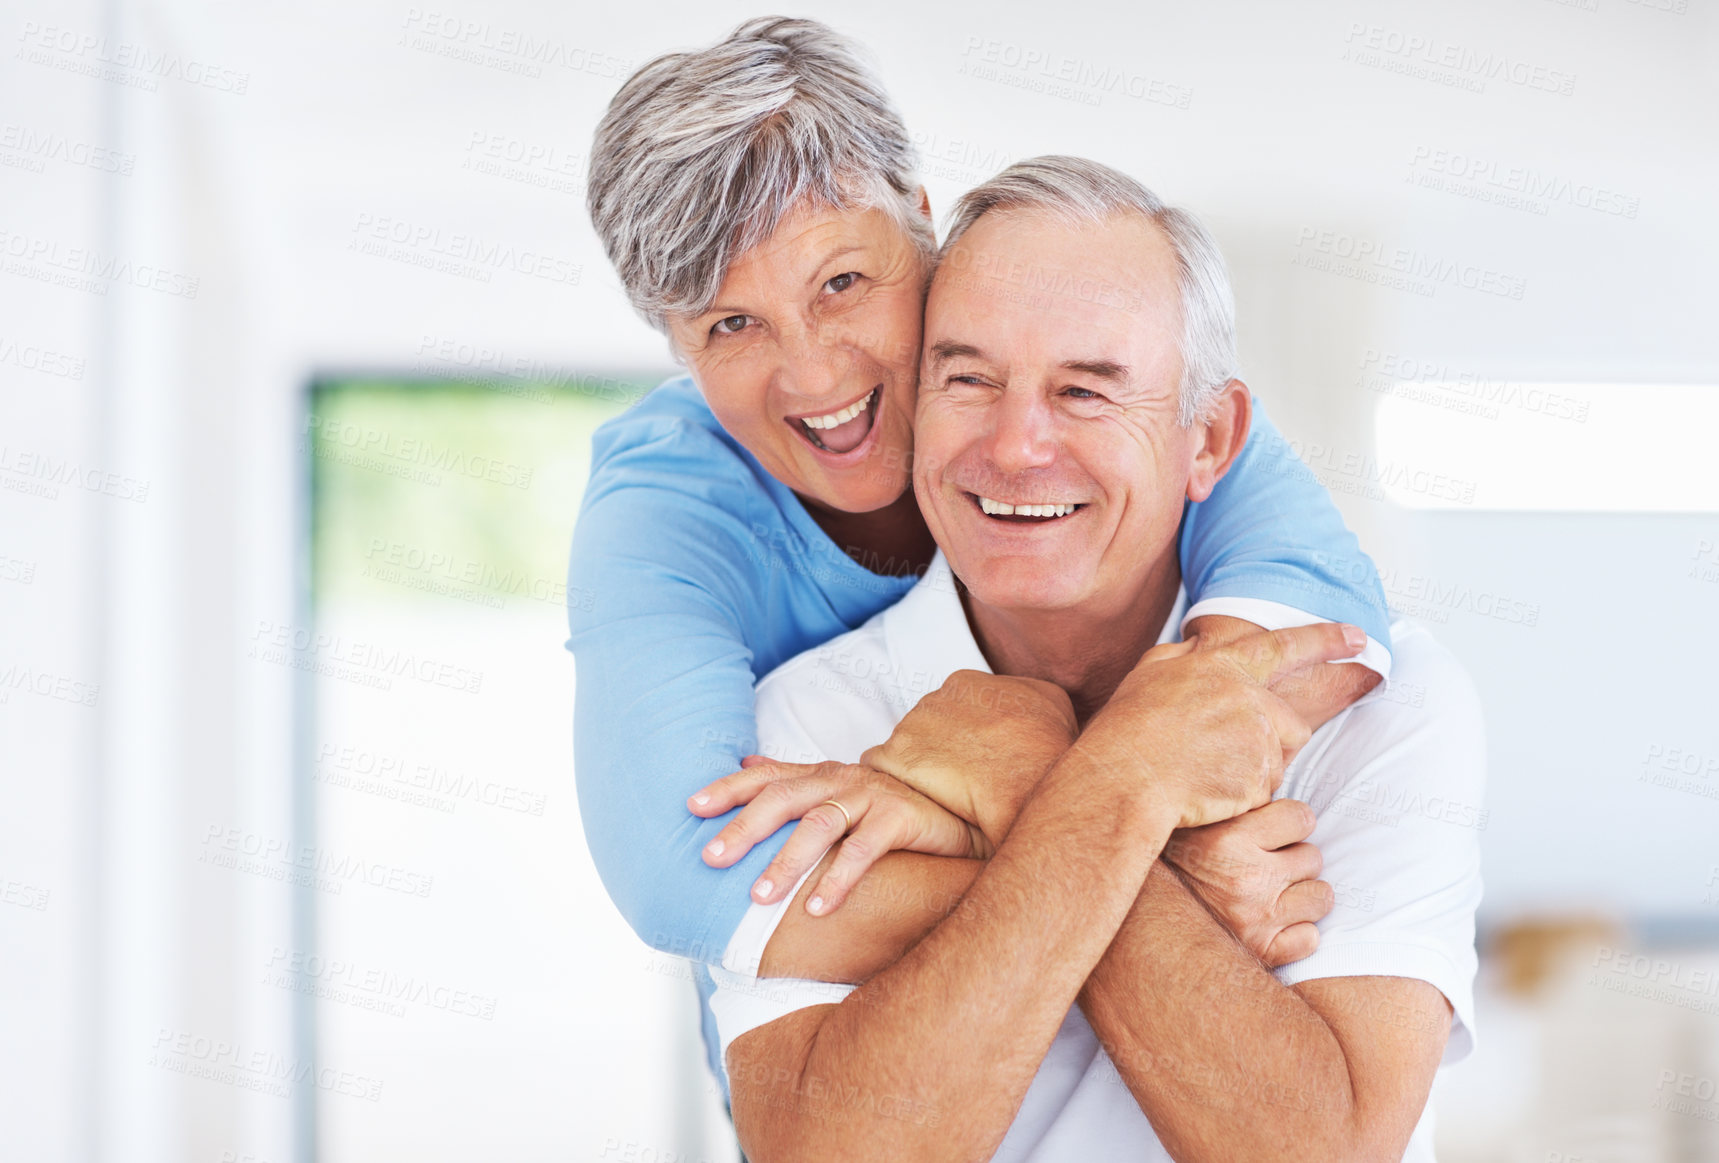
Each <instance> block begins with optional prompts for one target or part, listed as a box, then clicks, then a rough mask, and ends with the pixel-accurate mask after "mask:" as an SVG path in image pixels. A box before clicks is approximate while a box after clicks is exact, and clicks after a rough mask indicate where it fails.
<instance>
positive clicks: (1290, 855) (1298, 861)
mask: <svg viewBox="0 0 1719 1163" xmlns="http://www.w3.org/2000/svg"><path fill="white" fill-rule="evenodd" d="M1267 859H1269V860H1270V861H1271V862H1272V865H1273V866H1274V868H1275V870H1276V871H1277V873H1278V875H1280V876H1281V877H1282V878H1283V880H1285V881H1287V882H1288V883H1289V886H1290V888H1294V887H1295V884H1296V883H1297V882H1298V881H1312V880H1318V879H1319V874H1320V873H1321V872H1324V871H1325V854H1324V853H1322V852H1320V851H1319V846H1318V845H1317V844H1309V843H1307V842H1306V841H1305V840H1303V841H1302V842H1301V843H1299V844H1291V845H1290V846H1289V847H1287V848H1279V849H1278V850H1277V851H1276V852H1273V853H1272V854H1271V855H1270V856H1269V857H1267ZM1327 887H1329V886H1327ZM1284 891H1285V892H1288V891H1289V889H1285V890H1284Z"/></svg>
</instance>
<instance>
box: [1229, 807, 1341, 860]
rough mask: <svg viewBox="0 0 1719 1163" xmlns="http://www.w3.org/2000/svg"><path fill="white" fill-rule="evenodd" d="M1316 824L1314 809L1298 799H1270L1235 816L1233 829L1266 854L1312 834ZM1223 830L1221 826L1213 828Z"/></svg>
mask: <svg viewBox="0 0 1719 1163" xmlns="http://www.w3.org/2000/svg"><path fill="white" fill-rule="evenodd" d="M1316 823H1318V818H1317V817H1316V816H1314V814H1313V809H1312V808H1310V807H1308V806H1307V805H1306V804H1304V803H1302V802H1301V801H1300V800H1292V799H1287V798H1285V799H1281V800H1272V801H1271V802H1270V803H1269V804H1262V805H1261V806H1259V807H1257V808H1255V809H1254V810H1253V811H1251V812H1247V813H1246V814H1244V815H1240V816H1237V817H1236V824H1235V826H1236V827H1238V828H1240V829H1242V830H1243V832H1244V833H1245V834H1246V835H1247V838H1248V839H1249V840H1251V841H1252V842H1253V843H1254V844H1255V845H1257V846H1258V847H1260V848H1263V849H1264V850H1265V851H1267V852H1273V851H1276V850H1277V849H1279V848H1283V847H1285V846H1287V845H1290V844H1295V843H1297V842H1299V841H1302V840H1305V839H1307V838H1308V837H1309V836H1311V835H1313V826H1314V825H1315V824H1316ZM1216 826H1217V827H1222V826H1223V825H1221V824H1220V825H1216Z"/></svg>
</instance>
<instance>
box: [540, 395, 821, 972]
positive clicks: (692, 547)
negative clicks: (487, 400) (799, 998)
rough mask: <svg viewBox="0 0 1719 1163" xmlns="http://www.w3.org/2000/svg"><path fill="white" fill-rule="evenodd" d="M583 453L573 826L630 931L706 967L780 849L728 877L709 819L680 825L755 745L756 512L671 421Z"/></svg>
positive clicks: (626, 422) (622, 426)
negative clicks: (707, 848) (713, 852)
mask: <svg viewBox="0 0 1719 1163" xmlns="http://www.w3.org/2000/svg"><path fill="white" fill-rule="evenodd" d="M671 386H672V385H671ZM667 390H668V389H667V388H663V389H658V391H667ZM648 404H649V398H647V403H646V404H641V405H640V408H641V409H643V408H645V407H646V406H647V405H648ZM660 410H661V411H665V412H669V409H667V408H663V409H660ZM595 444H596V451H595V455H594V456H593V470H592V475H591V480H590V483H589V485H588V486H587V489H586V495H585V504H584V508H583V511H582V512H581V514H580V517H579V522H578V525H577V527H576V529H575V531H574V536H573V547H572V555H571V562H570V565H569V569H568V583H567V607H568V626H569V631H570V633H569V637H568V641H567V645H568V648H569V649H571V650H572V652H573V654H574V658H575V660H576V664H577V667H576V669H577V690H576V696H575V704H574V725H573V749H574V765H575V771H576V775H577V782H578V793H579V811H580V816H581V819H582V821H583V824H584V828H585V835H586V838H587V840H588V842H589V844H590V849H591V855H592V859H593V860H594V862H595V863H596V866H597V871H598V873H599V874H600V875H601V877H602V879H603V884H604V887H605V888H606V889H607V890H608V892H609V896H610V898H611V899H612V900H613V901H614V902H615V905H616V907H617V908H618V909H619V910H620V912H621V915H622V916H623V917H625V918H626V920H627V922H628V924H630V925H631V926H632V928H633V931H634V932H636V933H637V934H638V935H639V937H640V938H641V939H642V940H644V941H645V942H646V943H647V944H649V945H651V946H652V947H654V948H656V949H658V950H660V951H662V952H665V953H672V954H676V955H679V956H682V957H688V958H691V959H693V960H697V961H704V962H714V961H719V960H720V959H721V957H722V953H723V949H724V947H725V946H726V944H727V942H728V939H729V937H730V935H731V934H732V933H733V931H734V927H735V925H736V924H737V923H738V922H739V920H740V917H741V916H742V915H743V914H744V913H745V911H746V908H747V906H748V903H749V902H748V896H747V888H748V886H749V884H750V882H751V880H752V878H753V877H754V876H756V875H757V874H758V873H760V872H762V871H763V870H764V867H765V865H766V864H767V862H768V858H769V857H768V854H770V853H774V852H775V850H776V848H777V847H778V846H779V844H780V842H781V841H779V840H776V841H772V840H768V839H766V840H765V841H764V842H763V843H761V844H760V846H759V849H758V850H757V851H756V852H754V853H753V854H752V855H751V856H749V857H748V859H747V861H746V862H745V863H744V871H742V872H740V873H739V874H738V875H732V876H730V875H725V874H724V873H722V872H720V871H718V870H716V869H713V868H710V867H708V866H707V865H706V864H705V863H704V862H703V860H701V859H700V852H701V850H702V849H703V847H704V845H705V844H706V843H707V842H708V841H709V840H710V838H711V837H712V836H714V835H715V834H716V832H717V831H718V830H719V829H720V828H721V821H718V820H708V821H707V820H700V819H697V818H696V817H693V816H690V815H688V814H687V811H686V797H687V796H688V795H689V794H691V793H692V792H693V791H694V790H695V789H697V788H698V787H700V786H701V785H703V784H705V783H707V782H709V781H710V780H711V779H713V778H715V777H716V776H718V775H721V774H722V773H724V772H726V771H731V770H733V769H734V768H735V767H737V766H738V765H739V762H740V758H741V756H743V755H746V754H748V753H750V752H752V751H753V750H755V749H756V747H757V740H756V728H755V724H754V716H753V684H754V682H755V676H754V673H753V668H754V664H755V658H754V650H753V647H752V646H751V645H749V643H748V629H749V626H750V625H751V624H752V623H754V622H755V621H756V620H757V617H758V615H757V614H756V613H755V611H756V610H757V608H758V604H759V603H760V602H761V601H765V600H768V597H769V595H768V594H763V593H760V592H758V591H759V589H760V586H761V583H760V582H759V580H758V578H757V577H756V575H757V574H758V573H759V572H761V571H763V570H764V569H765V567H761V566H759V565H758V561H759V546H758V545H757V544H755V542H756V538H755V537H754V536H753V534H752V531H751V528H750V525H749V523H748V520H747V517H748V513H749V507H750V505H751V504H752V503H753V502H750V501H749V500H748V498H747V496H746V490H747V487H748V482H747V481H746V480H745V479H744V478H742V477H741V475H740V473H739V472H738V471H736V467H737V466H736V465H735V464H733V463H730V464H727V465H725V464H724V463H723V461H724V458H725V457H726V458H727V459H728V460H730V461H731V462H732V459H733V458H732V455H731V454H729V453H727V451H726V450H725V449H724V448H723V447H722V445H721V444H720V442H719V440H718V439H717V437H716V436H715V435H714V434H711V433H708V432H701V431H699V430H698V429H697V428H696V426H694V425H691V424H689V423H687V422H685V421H683V420H678V419H677V418H676V417H675V416H674V415H673V414H672V412H670V414H668V415H663V416H650V415H643V416H641V415H637V414H636V413H629V414H628V415H627V416H626V417H623V418H622V420H621V421H619V422H612V423H611V425H606V426H605V427H604V429H602V430H600V431H599V433H598V437H597V440H596V442H595ZM766 580H768V579H766ZM790 758H791V757H790Z"/></svg>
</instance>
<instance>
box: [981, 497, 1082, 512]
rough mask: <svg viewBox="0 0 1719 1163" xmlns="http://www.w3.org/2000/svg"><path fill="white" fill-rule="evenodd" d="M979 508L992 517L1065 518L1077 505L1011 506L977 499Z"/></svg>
mask: <svg viewBox="0 0 1719 1163" xmlns="http://www.w3.org/2000/svg"><path fill="white" fill-rule="evenodd" d="M979 508H980V509H982V510H984V511H985V512H986V513H989V514H990V515H991V516H993V517H1066V516H1068V515H1069V514H1070V513H1072V512H1074V511H1075V510H1076V509H1078V508H1080V506H1079V505H1011V504H1009V503H1008V502H1007V501H993V500H992V499H991V498H990V497H980V498H979Z"/></svg>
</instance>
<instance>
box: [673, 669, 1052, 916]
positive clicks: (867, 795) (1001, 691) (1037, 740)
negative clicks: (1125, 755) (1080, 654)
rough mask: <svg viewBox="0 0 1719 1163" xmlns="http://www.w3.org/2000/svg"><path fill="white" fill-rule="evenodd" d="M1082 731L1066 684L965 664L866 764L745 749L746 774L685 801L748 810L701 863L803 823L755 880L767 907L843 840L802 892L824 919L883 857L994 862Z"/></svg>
mask: <svg viewBox="0 0 1719 1163" xmlns="http://www.w3.org/2000/svg"><path fill="white" fill-rule="evenodd" d="M1076 730H1077V728H1076V725H1075V718H1074V708H1073V706H1072V705H1071V704H1070V703H1069V700H1068V695H1066V694H1064V693H1063V691H1062V690H1061V689H1060V688H1059V687H1056V686H1053V685H1052V684H1050V683H1047V682H1040V681H1038V680H1037V679H1030V678H1010V677H1006V676H1002V675H991V674H983V673H981V672H979V671H974V670H958V671H956V672H955V673H954V674H952V675H950V676H949V679H948V681H946V682H945V683H944V684H943V685H942V686H941V687H939V688H938V689H937V690H935V691H932V692H931V693H930V694H928V695H926V696H925V697H924V698H922V699H920V700H919V703H918V704H917V705H916V706H915V707H914V708H913V710H911V711H909V712H908V713H907V715H906V717H905V718H903V719H902V720H901V722H899V723H897V724H896V726H895V731H894V732H893V733H892V734H891V735H890V737H889V739H888V740H887V741H886V742H884V743H882V744H881V745H879V746H877V747H873V748H871V749H870V750H869V751H867V752H866V753H865V754H864V755H863V756H861V757H860V758H861V762H860V763H858V764H845V763H778V762H775V761H773V760H769V759H765V758H763V757H761V756H748V757H747V758H746V759H745V760H742V767H741V770H740V771H737V772H735V773H734V774H733V775H727V776H724V777H723V778H721V779H719V780H717V781H716V782H715V783H713V784H711V785H709V786H708V787H706V788H703V789H702V790H700V791H699V792H698V793H696V794H695V795H694V796H693V797H692V798H691V799H689V800H688V801H687V807H688V808H689V809H690V810H691V811H692V813H693V814H694V815H698V816H706V817H709V816H719V815H721V814H722V813H723V812H726V811H729V810H730V809H732V808H734V807H736V806H738V805H740V804H745V805H746V807H745V808H744V809H743V810H742V811H741V813H740V814H739V815H738V816H736V817H735V818H734V819H732V820H730V821H729V822H728V825H727V826H726V827H724V828H723V829H722V831H720V832H718V833H717V834H716V838H715V839H714V840H712V841H711V842H710V843H709V844H708V845H706V846H705V850H704V861H705V863H706V864H709V865H711V866H712V867H713V868H727V867H729V866H731V865H733V864H734V863H735V862H736V861H738V860H739V859H740V858H741V857H743V856H745V855H746V853H747V852H749V851H751V850H752V848H753V846H754V845H756V844H757V843H759V842H760V841H761V840H763V839H764V838H765V837H767V836H770V835H771V834H773V833H774V832H775V831H776V829H778V828H780V827H781V826H782V825H783V824H786V823H788V822H789V821H790V820H796V819H797V820H799V821H800V825H799V826H798V827H796V828H795V829H794V833H793V835H791V836H789V837H788V842H787V843H786V844H784V845H783V846H782V851H781V852H779V853H777V855H776V859H775V860H773V861H771V862H770V866H769V867H768V868H766V869H765V870H764V874H763V875H762V876H760V877H759V878H758V880H757V881H756V882H755V883H754V884H753V886H752V899H753V900H755V901H758V902H759V903H760V904H773V903H775V902H776V901H777V900H779V899H781V897H782V895H783V894H784V893H786V892H788V891H790V890H791V889H792V888H793V886H794V883H795V882H796V881H798V880H799V879H800V877H801V875H802V874H804V873H805V871H806V869H808V868H810V867H812V866H813V865H814V864H816V863H817V861H818V859H819V858H820V857H821V856H822V854H823V853H824V852H825V851H826V850H827V849H828V848H829V847H830V845H832V844H834V843H836V842H837V841H838V840H840V841H841V848H840V849H839V850H838V851H837V853H836V857H835V859H834V860H833V861H831V862H830V866H829V867H828V868H826V869H825V870H824V873H823V876H822V877H821V878H820V879H819V880H818V883H817V884H816V885H814V886H813V888H812V892H811V894H810V895H809V896H808V897H807V899H806V907H807V909H808V910H809V911H810V912H812V913H814V914H817V915H820V916H821V915H824V914H827V913H830V912H833V911H835V910H836V909H837V908H839V907H840V906H841V903H842V902H843V901H844V900H846V899H847V896H848V893H849V892H850V891H851V890H852V889H853V886H854V885H855V884H857V883H858V882H859V879H860V877H862V876H864V875H865V872H866V869H868V868H870V867H871V866H872V865H873V864H874V863H876V862H877V861H878V859H879V858H881V857H882V856H883V855H884V854H885V853H886V852H893V851H896V850H898V849H907V850H909V851H912V852H923V853H927V854H929V855H932V856H965V857H977V858H982V859H983V858H989V857H990V855H991V853H992V852H994V851H995V850H996V846H997V844H998V843H1000V842H1001V839H1002V836H1003V835H1004V834H1005V833H1006V832H1007V831H1008V828H1009V825H1010V824H1012V823H1013V822H1014V818H1015V813H1016V812H1017V811H1019V809H1020V805H1021V804H1022V803H1023V802H1024V801H1025V800H1026V797H1027V795H1028V794H1029V793H1030V792H1031V791H1032V789H1033V787H1034V786H1036V785H1037V783H1038V780H1039V777H1040V776H1042V775H1043V774H1044V773H1045V772H1046V771H1047V770H1049V768H1050V766H1051V765H1052V764H1054V763H1055V762H1056V761H1057V760H1058V759H1059V758H1060V757H1061V756H1062V753H1063V752H1064V751H1066V750H1068V748H1069V746H1070V745H1071V744H1072V743H1073V742H1074V738H1075V734H1076ZM830 800H834V801H835V802H836V803H837V804H840V805H841V807H840V808H837V807H834V806H832V805H831V804H830V803H828V802H827V801H830ZM844 808H845V809H846V810H847V817H848V818H844V817H843V815H842V809H844ZM850 818H851V821H852V823H851V827H850V825H849V819H850ZM844 832H846V833H847V835H846V838H845V839H844V838H843V833H844Z"/></svg>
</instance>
